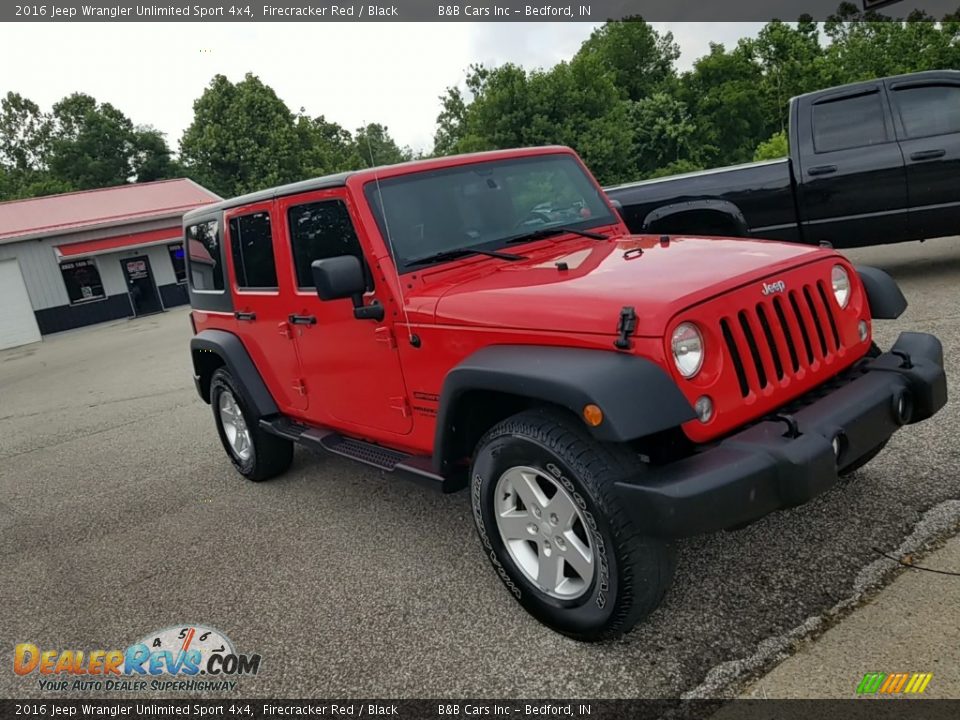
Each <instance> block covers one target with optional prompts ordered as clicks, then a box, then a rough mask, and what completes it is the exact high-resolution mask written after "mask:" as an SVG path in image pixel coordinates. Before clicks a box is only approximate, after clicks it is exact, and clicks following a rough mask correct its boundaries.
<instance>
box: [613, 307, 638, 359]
mask: <svg viewBox="0 0 960 720" xmlns="http://www.w3.org/2000/svg"><path fill="white" fill-rule="evenodd" d="M636 329H637V311H636V310H634V309H633V306H631V305H624V306H623V307H622V308H621V309H620V320H619V321H618V322H617V334H618V335H619V336H620V337H618V338H617V339H616V340H614V341H613V345H614V347H616V348H618V349H619V350H629V349H630V335H631V334H632V333H633V331H634V330H636Z"/></svg>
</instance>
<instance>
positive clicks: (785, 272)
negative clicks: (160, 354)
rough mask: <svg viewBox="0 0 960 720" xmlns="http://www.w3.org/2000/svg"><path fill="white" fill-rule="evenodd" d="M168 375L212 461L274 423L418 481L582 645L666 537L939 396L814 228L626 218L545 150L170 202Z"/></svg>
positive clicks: (798, 482) (659, 583) (640, 605)
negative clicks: (180, 289)
mask: <svg viewBox="0 0 960 720" xmlns="http://www.w3.org/2000/svg"><path fill="white" fill-rule="evenodd" d="M184 228H185V234H186V240H187V245H188V252H187V257H188V266H187V267H188V274H189V292H190V301H191V304H192V307H193V312H192V314H191V317H192V321H193V324H194V329H195V332H196V334H195V336H194V337H193V339H192V340H191V343H190V347H191V352H192V354H193V366H194V376H195V377H194V379H195V382H196V386H197V390H198V392H199V393H200V397H201V398H202V399H203V400H204V401H206V402H209V403H210V404H211V405H212V406H213V416H214V421H215V422H216V426H217V431H218V433H219V435H220V440H221V441H222V443H223V446H224V448H225V450H226V452H227V455H228V457H229V458H230V460H231V461H232V462H233V464H234V466H236V468H237V470H238V471H239V472H240V473H241V474H243V475H244V476H246V477H247V478H249V479H250V480H256V481H260V480H267V479H269V478H271V477H273V476H275V475H278V474H279V473H282V472H284V471H285V470H286V469H287V468H288V467H289V465H290V462H291V457H292V453H293V443H295V442H296V443H301V444H303V445H307V446H310V447H314V448H319V449H321V450H324V451H327V452H331V453H336V454H338V455H344V456H346V457H350V458H353V459H355V460H359V461H360V462H363V463H366V464H368V465H372V466H373V467H376V468H379V469H381V470H385V471H392V472H397V473H403V474H407V475H411V476H413V477H415V478H419V479H421V480H426V481H431V482H433V483H435V484H436V485H437V486H438V487H440V488H442V489H443V490H445V491H452V490H456V489H459V488H462V487H464V486H467V485H469V489H470V499H471V503H472V507H473V516H474V519H475V521H476V526H477V531H478V533H479V536H480V542H481V544H482V545H483V550H484V553H485V554H486V555H487V556H488V557H489V559H490V562H491V563H492V564H493V566H494V569H495V570H496V571H497V574H498V575H499V576H500V579H501V580H502V581H503V582H504V584H505V585H506V586H507V588H508V589H509V591H510V592H511V593H512V594H513V595H514V596H515V597H516V598H517V600H518V601H519V602H520V603H521V604H522V605H523V606H524V607H525V608H526V609H527V610H528V611H530V612H531V613H532V614H533V615H535V616H536V617H537V618H538V619H539V620H541V621H542V622H544V623H546V624H547V625H549V626H550V627H552V628H555V629H556V630H559V631H560V632H563V633H566V634H568V635H570V636H572V637H575V638H579V639H582V640H599V639H604V638H611V637H615V636H617V635H619V634H621V633H623V632H626V631H627V630H629V629H630V628H631V627H632V626H633V625H634V624H635V623H636V622H637V621H638V620H639V619H641V618H642V617H644V616H645V615H647V614H648V613H650V612H651V611H652V610H653V609H654V608H655V607H656V606H657V604H658V603H659V602H660V601H661V599H662V598H663V596H664V593H665V592H666V590H667V587H668V586H669V583H670V580H671V575H672V572H673V569H674V552H673V549H672V544H671V543H672V541H673V540H674V539H676V538H681V537H684V536H690V535H695V534H698V533H704V532H710V531H715V530H720V529H725V528H735V527H738V526H742V525H745V524H747V523H749V522H751V521H753V520H756V519H758V518H760V517H762V516H764V515H766V514H768V513H770V512H772V511H774V510H777V509H779V508H785V507H791V506H795V505H799V504H800V503H803V502H806V501H807V500H809V499H811V498H812V497H814V496H816V495H818V494H819V493H822V492H823V491H824V490H826V489H827V488H829V487H830V486H832V485H834V484H835V483H836V482H837V478H838V476H840V475H843V474H845V473H849V472H851V471H852V470H854V469H855V468H858V467H860V466H861V465H863V464H864V463H865V462H867V461H868V460H870V459H871V458H872V457H873V456H874V455H876V454H877V453H878V452H879V451H880V449H881V448H882V447H883V446H884V444H885V443H886V442H887V439H888V438H889V437H890V436H891V435H892V434H893V433H894V432H895V431H896V430H897V429H898V428H900V427H901V426H903V425H907V424H910V423H914V422H918V421H920V420H924V419H926V418H928V417H930V416H931V415H933V414H934V413H935V412H937V410H939V409H940V408H941V407H942V406H943V405H944V403H945V402H946V394H947V391H946V379H945V376H944V372H943V357H942V355H943V353H942V348H941V345H940V342H939V341H938V340H937V339H936V338H935V337H932V336H931V335H926V334H922V333H903V334H902V335H900V337H899V339H898V340H897V342H896V343H895V344H894V346H893V348H892V349H891V350H890V351H889V352H886V353H882V352H881V351H880V350H879V349H878V348H877V347H876V345H874V344H873V343H872V342H871V320H872V318H895V317H897V316H899V315H900V313H901V312H902V311H903V310H904V308H905V307H906V301H905V300H904V298H903V295H902V294H901V293H900V290H899V289H898V287H897V286H896V284H895V283H894V281H893V280H892V279H891V278H890V277H889V276H888V275H886V274H885V273H883V272H881V271H879V270H876V269H873V268H868V267H859V268H854V267H852V266H851V265H850V263H849V262H848V261H847V260H846V259H845V258H844V257H843V256H842V255H839V254H838V253H836V252H834V251H833V250H831V249H829V248H824V247H809V246H801V245H796V244H784V243H776V242H767V241H759V240H744V239H726V238H700V237H685V236H684V237H666V236H664V237H648V236H631V235H630V234H629V233H628V231H627V228H626V227H625V226H624V224H623V221H622V220H621V218H620V216H619V214H618V211H617V209H616V208H615V207H614V206H613V205H612V204H611V203H610V202H609V201H608V199H607V198H606V196H605V195H604V193H603V191H602V190H601V189H600V187H599V186H598V185H597V183H596V181H595V180H594V179H593V177H591V175H590V173H589V172H588V171H587V169H586V168H585V167H584V166H583V164H582V163H581V162H580V160H579V159H578V157H577V156H576V155H575V154H574V153H573V152H572V151H571V150H569V149H567V148H562V147H547V148H535V149H525V150H510V151H501V152H490V153H483V154H477V155H465V156H460V157H447V158H440V159H435V160H427V161H421V162H414V163H407V164H403V165H395V166H390V167H382V168H377V169H370V170H360V171H357V172H348V173H343V174H340V175H332V176H329V177H323V178H318V179H315V180H307V181H305V182H301V183H295V184H292V185H285V186H283V187H278V188H273V189H270V190H265V191H263V192H257V193H253V194H251V195H246V196H244V197H239V198H235V199H233V200H228V201H225V202H221V203H218V204H216V205H213V206H209V207H205V208H203V209H200V210H195V211H193V212H191V213H189V214H188V215H187V216H186V217H185V218H184Z"/></svg>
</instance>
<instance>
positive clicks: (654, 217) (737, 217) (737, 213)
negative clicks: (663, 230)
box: [643, 198, 750, 237]
mask: <svg viewBox="0 0 960 720" xmlns="http://www.w3.org/2000/svg"><path fill="white" fill-rule="evenodd" d="M698 210H708V211H710V212H715V213H719V214H721V215H726V216H727V217H728V218H729V219H730V222H732V223H733V225H734V227H736V229H737V232H738V233H740V235H742V236H743V237H746V236H747V235H749V233H750V228H749V227H748V226H747V219H746V218H745V217H744V215H743V211H742V210H740V208H739V207H737V206H736V205H734V204H733V203H732V202H730V201H729V200H715V199H710V198H704V199H702V200H685V201H683V202H678V203H672V204H670V205H663V206H661V207H658V208H656V209H654V210H651V211H650V212H649V213H647V216H646V217H645V218H644V219H643V228H644V230H646V229H647V228H649V227H650V226H651V225H653V224H654V223H655V222H659V221H661V220H666V219H667V218H670V217H672V216H674V215H682V214H683V213H688V212H695V211H698Z"/></svg>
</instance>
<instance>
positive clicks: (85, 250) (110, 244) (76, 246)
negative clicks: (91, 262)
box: [57, 225, 181, 257]
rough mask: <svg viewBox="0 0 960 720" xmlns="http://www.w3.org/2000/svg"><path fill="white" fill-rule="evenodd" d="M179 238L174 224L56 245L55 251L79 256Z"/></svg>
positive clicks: (64, 255)
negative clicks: (158, 228)
mask: <svg viewBox="0 0 960 720" xmlns="http://www.w3.org/2000/svg"><path fill="white" fill-rule="evenodd" d="M180 239H181V237H180V226H179V225H174V226H173V227H169V228H162V229H160V230H147V231H145V232H139V233H132V234H130V235H117V236H115V237H109V238H100V239H99V240H87V241H86V242H78V243H70V244H68V245H58V246H57V252H58V253H59V254H60V257H79V256H80V255H93V254H97V253H103V252H109V251H111V250H123V249H124V248H128V247H134V246H138V245H146V244H149V243H155V242H161V241H163V240H171V241H176V240H180Z"/></svg>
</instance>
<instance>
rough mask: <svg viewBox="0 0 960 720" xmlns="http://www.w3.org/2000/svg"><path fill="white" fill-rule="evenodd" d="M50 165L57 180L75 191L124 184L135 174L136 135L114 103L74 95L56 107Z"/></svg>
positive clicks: (50, 145)
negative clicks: (100, 102)
mask: <svg viewBox="0 0 960 720" xmlns="http://www.w3.org/2000/svg"><path fill="white" fill-rule="evenodd" d="M50 119H51V123H52V129H51V133H50V141H49V145H48V150H47V165H48V168H49V171H50V175H51V176H52V178H54V179H55V180H59V181H61V182H64V183H66V184H68V185H70V186H71V187H73V188H74V189H77V190H86V189H90V188H99V187H107V186H110V185H122V184H123V183H126V182H129V180H130V179H131V177H132V175H133V172H134V170H133V156H134V152H135V139H136V136H135V132H134V128H133V123H132V122H131V121H130V119H129V118H128V117H127V116H126V115H124V114H123V113H122V112H120V111H119V110H118V109H117V108H115V107H114V106H113V105H111V104H110V103H103V104H98V103H97V101H96V100H95V99H94V98H92V97H91V96H89V95H85V94H83V93H74V94H73V95H69V96H67V97H65V98H64V99H63V100H61V101H60V102H58V103H56V104H55V105H54V106H53V112H52V113H51V115H50Z"/></svg>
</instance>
